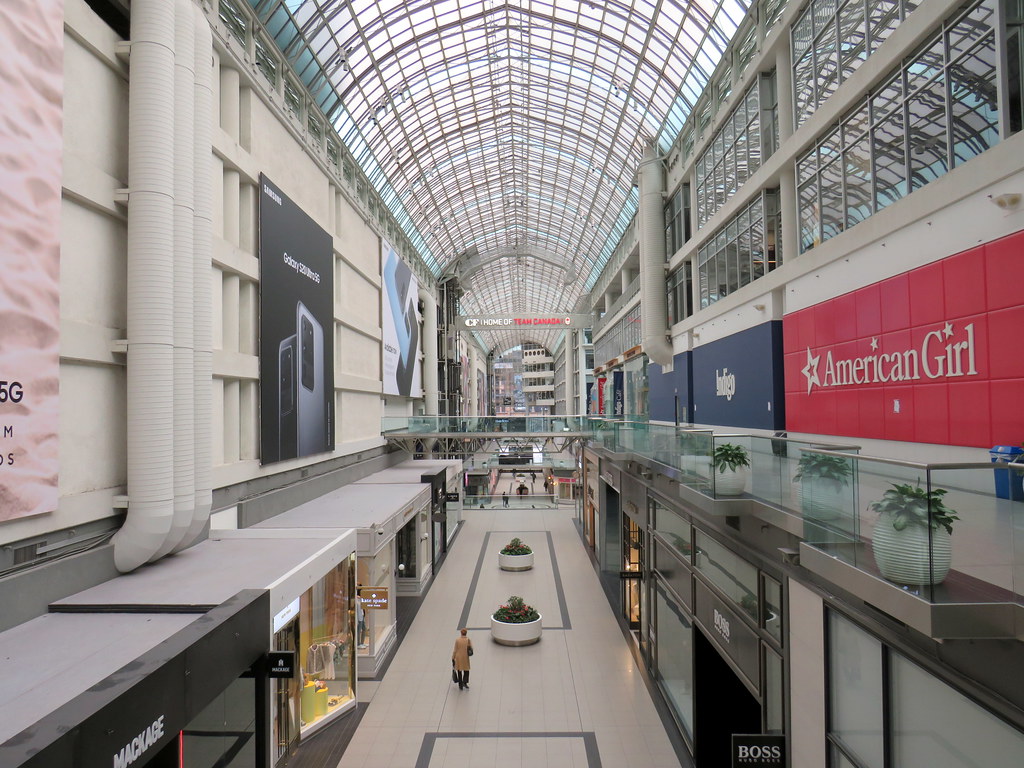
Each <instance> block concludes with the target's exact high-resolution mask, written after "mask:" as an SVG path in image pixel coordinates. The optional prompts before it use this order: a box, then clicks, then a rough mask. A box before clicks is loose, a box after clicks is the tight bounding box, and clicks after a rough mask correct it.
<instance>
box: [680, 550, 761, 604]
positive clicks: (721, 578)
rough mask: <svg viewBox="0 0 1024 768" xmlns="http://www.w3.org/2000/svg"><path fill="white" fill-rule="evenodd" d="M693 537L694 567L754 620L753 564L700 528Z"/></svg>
mask: <svg viewBox="0 0 1024 768" xmlns="http://www.w3.org/2000/svg"><path fill="white" fill-rule="evenodd" d="M695 541H696V545H697V547H696V552H697V556H696V560H695V564H696V566H697V570H698V571H700V572H701V573H702V574H704V576H705V577H706V578H707V579H708V580H709V581H711V583H712V584H714V585H715V586H716V587H718V589H719V590H720V591H721V592H722V593H723V594H724V595H726V596H727V597H729V598H731V599H732V601H733V602H734V603H736V605H737V606H739V608H740V610H741V611H743V613H745V614H746V615H747V616H749V617H750V618H752V619H753V620H754V621H755V622H756V621H757V619H758V610H757V568H755V567H754V566H753V565H751V564H750V563H748V562H747V561H746V560H744V559H743V558H741V557H740V556H739V555H737V554H736V553H735V552H733V551H732V550H730V549H727V548H726V547H724V546H722V545H721V544H719V543H718V542H717V541H715V540H714V539H712V538H711V537H710V536H708V535H707V534H705V533H703V532H702V531H697V532H696V537H695Z"/></svg>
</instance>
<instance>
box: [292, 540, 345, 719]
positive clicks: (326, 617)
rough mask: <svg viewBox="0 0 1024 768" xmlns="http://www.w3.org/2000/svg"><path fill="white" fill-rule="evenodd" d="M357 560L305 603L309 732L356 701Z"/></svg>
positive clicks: (302, 631) (303, 697) (303, 657)
mask: <svg viewBox="0 0 1024 768" xmlns="http://www.w3.org/2000/svg"><path fill="white" fill-rule="evenodd" d="M354 581H355V555H352V556H350V557H349V558H348V559H347V560H345V561H343V562H342V563H340V564H339V565H338V566H337V567H336V568H334V569H333V570H331V571H330V572H329V573H328V574H327V575H326V576H325V577H324V578H323V579H321V580H320V581H319V582H317V583H316V584H315V585H314V586H313V587H312V589H309V590H307V591H306V592H305V593H304V594H303V595H302V596H301V598H300V600H299V665H300V668H301V669H302V678H303V685H302V690H301V692H300V694H299V701H300V706H299V717H300V718H301V721H302V727H303V729H305V728H307V727H308V726H310V725H312V724H314V723H316V722H318V721H320V720H321V719H323V718H324V717H326V716H328V715H330V714H331V713H332V712H335V711H337V710H338V709H340V708H341V707H342V706H343V705H344V704H346V703H347V702H349V701H351V700H352V699H353V697H354V696H355V689H354V681H355V655H354V653H353V651H354V648H353V645H354V640H355V602H354V597H355V594H354V593H355V589H354V586H355V584H354Z"/></svg>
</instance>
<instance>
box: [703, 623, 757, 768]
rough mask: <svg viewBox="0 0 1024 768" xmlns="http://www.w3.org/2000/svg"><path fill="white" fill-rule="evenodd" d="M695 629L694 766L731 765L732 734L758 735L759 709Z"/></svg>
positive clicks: (727, 666) (712, 767)
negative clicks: (695, 764)
mask: <svg viewBox="0 0 1024 768" xmlns="http://www.w3.org/2000/svg"><path fill="white" fill-rule="evenodd" d="M694 629H695V631H694V633H693V634H694V638H693V639H694V648H693V671H694V707H693V711H694V720H695V722H694V731H695V733H694V746H695V747H696V749H695V753H696V754H695V757H696V763H697V765H698V766H700V768H718V767H719V766H723V765H729V764H730V760H731V757H730V752H731V747H732V735H733V734H734V733H760V732H761V705H760V704H759V703H758V701H757V699H756V698H754V696H753V694H751V693H750V691H749V690H747V687H746V686H745V685H744V684H743V682H742V681H741V680H740V678H739V677H738V676H737V674H736V673H735V672H733V670H732V667H730V666H729V665H728V664H727V663H726V661H725V659H723V658H722V656H721V655H720V654H719V652H718V649H716V648H715V646H714V645H713V644H712V643H711V641H710V640H708V639H707V637H705V635H704V633H703V632H702V631H701V630H700V628H699V627H695V628H694Z"/></svg>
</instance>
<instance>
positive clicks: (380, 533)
mask: <svg viewBox="0 0 1024 768" xmlns="http://www.w3.org/2000/svg"><path fill="white" fill-rule="evenodd" d="M377 535H378V536H383V535H384V530H383V529H382V528H378V529H377Z"/></svg>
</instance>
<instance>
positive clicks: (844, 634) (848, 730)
mask: <svg viewBox="0 0 1024 768" xmlns="http://www.w3.org/2000/svg"><path fill="white" fill-rule="evenodd" d="M829 670H830V683H831V685H830V690H829V696H830V701H831V710H830V711H831V723H830V729H829V730H830V732H831V734H832V737H833V738H834V739H836V740H838V741H839V742H840V743H841V744H842V746H843V749H844V750H845V751H847V752H849V753H850V755H851V757H854V758H856V759H857V760H858V761H859V762H860V763H861V764H863V765H864V766H865V768H883V765H884V758H883V753H884V751H885V746H884V741H883V738H882V732H883V728H882V644H881V643H880V642H879V641H878V640H876V639H875V638H873V637H871V635H869V634H868V633H867V632H865V631H864V630H862V629H861V628H860V627H858V626H856V625H855V624H853V623H852V622H850V621H847V620H846V619H844V618H843V617H842V616H839V615H838V614H835V613H832V614H830V615H829ZM944 720H945V719H944ZM941 764H942V763H935V765H941Z"/></svg>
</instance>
